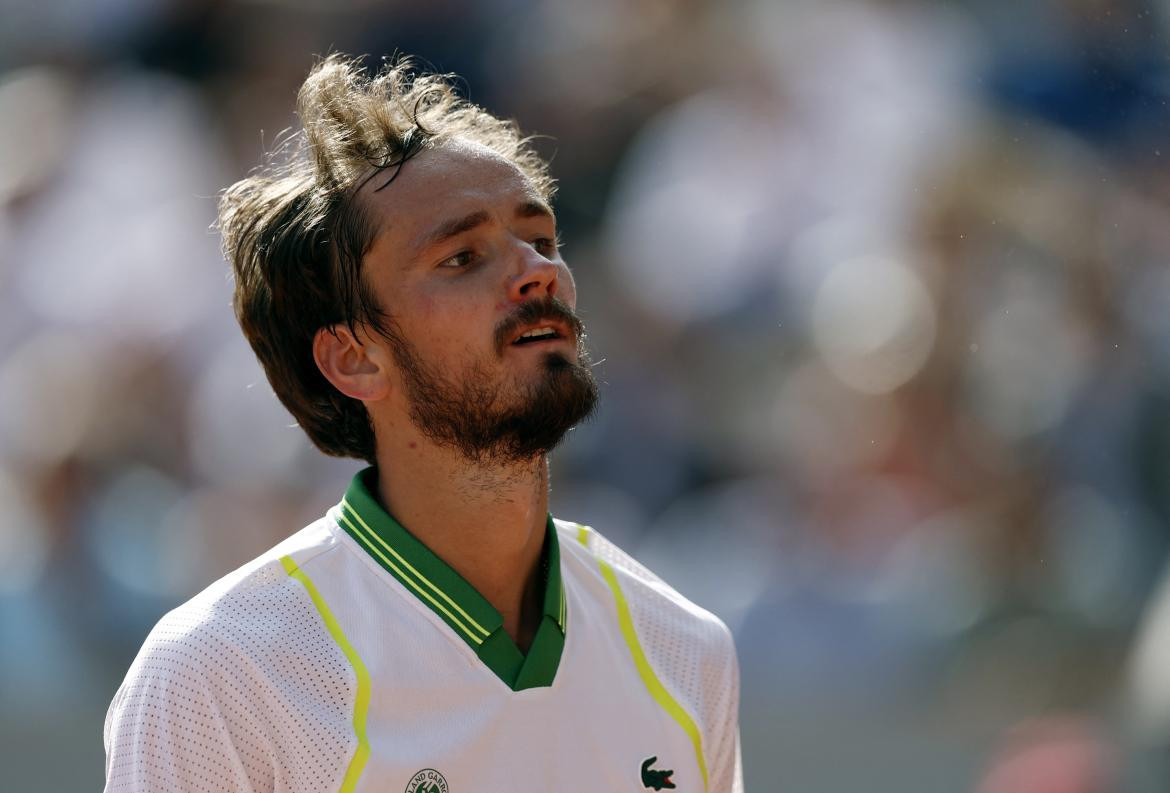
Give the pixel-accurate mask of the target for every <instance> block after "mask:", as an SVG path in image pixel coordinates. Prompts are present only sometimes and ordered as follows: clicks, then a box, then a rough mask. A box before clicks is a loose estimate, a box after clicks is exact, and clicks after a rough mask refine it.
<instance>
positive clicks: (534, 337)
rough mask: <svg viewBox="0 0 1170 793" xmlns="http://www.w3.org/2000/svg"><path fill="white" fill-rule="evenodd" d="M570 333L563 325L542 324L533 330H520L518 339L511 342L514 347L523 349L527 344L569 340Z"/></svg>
mask: <svg viewBox="0 0 1170 793" xmlns="http://www.w3.org/2000/svg"><path fill="white" fill-rule="evenodd" d="M568 334H569V331H568V330H567V329H566V328H564V327H563V326H562V325H561V323H559V322H557V323H554V322H548V321H545V322H540V323H537V324H536V325H535V326H534V327H531V328H520V329H519V331H518V332H517V333H516V338H514V339H512V341H511V342H509V343H510V344H511V345H512V346H513V347H523V346H524V345H526V344H538V343H540V342H542V341H556V340H557V339H564V338H567V337H568Z"/></svg>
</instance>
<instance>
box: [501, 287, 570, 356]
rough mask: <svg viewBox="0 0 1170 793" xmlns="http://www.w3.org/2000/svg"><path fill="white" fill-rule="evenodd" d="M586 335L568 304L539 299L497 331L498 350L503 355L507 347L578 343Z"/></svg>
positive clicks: (504, 322) (525, 305)
mask: <svg viewBox="0 0 1170 793" xmlns="http://www.w3.org/2000/svg"><path fill="white" fill-rule="evenodd" d="M583 332H584V327H583V325H582V324H581V320H580V319H578V318H577V315H576V314H574V313H573V310H572V309H571V308H569V306H568V305H567V304H566V303H564V302H562V301H560V300H558V299H556V298H550V299H548V300H535V301H530V302H527V303H522V304H520V305H519V306H518V307H517V308H516V310H515V312H513V313H512V315H511V316H510V317H508V318H507V319H506V320H504V321H503V322H501V323H500V325H499V327H497V328H496V348H497V350H498V351H499V353H500V354H501V355H503V353H504V348H505V347H523V346H526V345H529V344H540V343H542V342H550V341H558V340H562V339H564V340H568V341H570V342H574V343H575V342H576V340H577V339H579V338H580V337H581V334H582V333H583Z"/></svg>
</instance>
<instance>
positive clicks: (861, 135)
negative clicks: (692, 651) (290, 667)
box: [0, 0, 1170, 793]
mask: <svg viewBox="0 0 1170 793" xmlns="http://www.w3.org/2000/svg"><path fill="white" fill-rule="evenodd" d="M0 20H3V22H2V23H0V511H2V514H3V516H4V517H3V519H2V520H0V714H2V715H0V767H2V768H3V769H4V778H5V787H6V789H12V790H25V789H37V790H41V791H75V790H96V789H100V787H101V784H102V778H103V750H102V720H103V717H104V713H105V709H106V706H107V704H108V702H109V700H110V698H111V697H112V696H113V694H114V691H115V689H116V688H117V686H118V684H119V682H120V681H121V678H122V675H123V674H124V673H125V671H126V668H127V667H128V665H129V663H130V661H131V659H132V658H133V656H134V654H135V652H136V651H137V648H138V646H139V645H140V643H141V641H142V640H143V638H144V637H145V635H146V633H147V631H148V630H149V629H150V627H151V626H152V625H153V623H154V622H155V621H156V620H157V619H158V618H159V617H160V616H161V615H162V614H163V613H165V612H166V611H167V610H169V609H170V608H172V607H174V606H175V605H177V604H178V603H180V602H182V601H183V600H185V599H187V598H188V597H190V596H191V595H192V594H193V593H195V592H196V591H198V590H200V589H202V588H203V587H204V586H205V585H206V584H207V583H208V582H210V581H212V580H213V579H215V578H217V577H219V576H220V575H223V574H224V573H226V572H228V571H229V570H231V569H233V568H235V567H237V566H238V565H240V564H241V563H243V562H244V561H246V560H248V559H250V558H252V557H254V556H255V555H257V554H259V553H260V552H262V551H264V550H265V549H267V548H268V547H269V546H271V545H273V544H274V543H275V542H276V541H277V540H278V539H280V538H281V537H283V536H285V535H287V534H289V533H291V532H292V531H293V530H295V529H297V528H299V527H300V526H302V525H303V524H305V523H308V522H309V521H311V520H313V519H315V518H316V517H317V516H319V515H321V514H322V513H323V512H324V511H325V510H326V509H327V508H328V507H329V506H330V505H331V504H333V503H334V502H335V501H336V500H337V499H338V497H339V494H340V493H341V492H342V490H343V488H344V486H345V484H346V482H347V481H348V479H349V477H350V476H351V475H352V473H353V472H354V471H355V470H357V469H358V468H359V467H360V466H359V464H358V463H356V462H353V461H339V460H331V459H327V458H324V457H323V456H321V455H320V454H319V453H317V452H316V451H314V450H313V449H312V448H311V447H310V445H309V443H308V442H307V441H306V439H305V438H304V437H303V436H302V434H301V433H300V431H299V430H297V429H296V428H295V427H293V426H291V424H292V420H291V418H290V417H289V416H288V414H287V413H285V412H284V411H283V409H282V408H281V407H280V406H279V404H278V403H277V401H276V399H275V397H274V396H273V395H272V392H271V390H270V388H269V386H268V384H267V382H266V381H265V379H264V376H263V373H262V372H261V371H260V369H259V367H258V365H257V364H256V362H255V360H254V358H253V356H252V354H251V351H250V350H249V349H248V347H247V345H246V343H245V342H244V340H243V338H242V336H241V334H240V333H239V331H238V329H237V327H236V325H235V321H234V318H233V317H232V314H231V310H230V306H229V300H230V292H231V283H230V280H229V277H228V268H227V266H226V264H225V263H224V262H223V260H222V258H221V256H220V253H219V241H218V237H217V235H216V233H215V232H214V231H213V230H212V229H211V228H210V225H211V223H212V222H213V220H214V216H215V203H216V194H217V192H218V191H219V190H221V189H223V188H224V187H226V186H227V185H228V184H230V183H231V182H233V181H235V180H236V179H239V178H241V177H242V176H244V175H245V174H246V173H247V172H248V171H249V169H251V168H252V167H254V166H255V165H257V164H258V163H259V162H260V160H261V158H262V156H263V153H264V152H265V151H266V150H267V149H268V148H270V147H271V145H272V144H273V142H274V141H275V140H276V139H277V137H278V135H279V134H280V132H281V131H282V130H284V129H285V128H287V127H290V126H295V124H296V119H295V116H294V114H293V112H292V109H293V98H294V95H295V92H296V89H297V87H298V85H299V83H300V81H301V80H302V79H303V77H304V75H305V73H306V71H307V69H308V68H309V66H310V64H311V62H312V61H313V58H314V56H315V55H317V54H323V53H326V52H328V51H331V50H340V51H343V52H349V53H355V54H360V53H365V54H368V55H370V56H371V58H370V63H371V64H373V65H375V66H376V65H377V64H378V63H379V61H380V58H381V57H382V56H383V55H390V54H393V53H395V52H402V53H410V54H415V55H418V56H420V57H422V58H423V59H425V60H426V61H427V62H429V63H430V64H431V65H432V66H433V67H434V68H435V69H438V70H440V71H453V72H457V73H458V74H459V75H461V77H462V78H463V82H462V85H463V86H464V88H465V91H466V93H467V95H468V96H469V97H470V98H471V99H472V100H473V101H475V102H477V103H480V104H483V105H485V106H486V107H488V108H489V109H491V110H492V111H494V112H496V113H498V114H502V115H505V116H509V117H514V118H516V119H517V120H519V122H520V123H521V125H522V127H523V128H524V129H525V130H526V131H530V132H537V133H541V134H543V135H545V136H547V137H545V138H542V139H541V141H540V144H539V145H540V148H541V150H542V151H543V152H545V153H546V154H548V155H549V156H551V157H552V158H553V172H554V174H555V175H556V176H557V178H558V179H559V180H560V193H559V197H558V201H557V209H558V213H559V216H560V221H561V225H562V228H563V232H564V237H565V243H566V248H565V257H566V259H567V260H568V261H569V263H570V264H571V265H572V266H573V268H574V271H575V273H576V277H577V280H578V285H579V291H580V293H581V295H580V305H581V308H582V313H583V315H584V317H585V319H586V321H587V323H588V325H589V327H590V330H591V338H592V347H593V354H594V358H595V360H599V361H600V363H599V364H598V366H597V369H596V371H597V373H598V375H599V378H600V380H601V381H602V383H603V394H604V405H603V407H602V409H601V411H600V413H599V415H598V417H597V418H596V420H595V421H593V422H592V423H590V424H588V425H587V426H585V427H582V428H580V429H579V430H577V431H575V432H574V433H573V434H572V437H571V440H570V442H569V443H568V444H567V445H566V446H565V447H564V448H563V449H562V450H561V451H559V452H558V453H557V454H556V455H555V459H554V467H555V472H554V477H553V481H554V490H553V511H554V514H556V515H558V516H561V517H565V518H569V519H573V520H577V521H581V522H588V523H592V524H593V525H594V526H596V527H597V528H598V529H599V530H600V531H601V532H602V533H604V534H607V535H608V536H609V537H610V538H611V539H613V540H615V541H616V542H617V543H618V544H620V545H622V546H624V547H625V548H626V549H627V550H629V551H631V552H632V553H634V555H636V556H637V557H638V558H639V559H641V560H642V561H644V562H645V563H646V564H647V565H649V566H650V567H651V568H652V569H654V570H656V571H657V572H659V573H660V574H661V575H662V576H663V577H664V578H666V579H667V580H668V581H670V582H672V583H673V584H675V585H676V586H677V587H678V588H679V589H680V590H681V591H682V592H683V593H684V594H687V595H688V596H690V597H691V598H692V599H694V600H696V601H697V602H699V603H701V604H703V605H705V606H707V607H708V608H710V609H711V610H713V611H714V612H716V613H717V614H719V615H720V616H721V617H722V618H723V619H724V620H725V621H726V622H727V623H728V625H729V626H730V627H731V628H732V630H733V631H734V633H735V635H736V639H737V644H738V648H739V653H740V663H741V667H742V674H743V701H742V708H741V713H742V739H743V753H744V767H745V775H746V781H747V786H748V789H749V790H752V791H761V792H762V791H812V792H813V793H852V792H853V791H863V790H864V791H867V793H873V792H875V791H877V792H885V791H888V792H889V793H919V792H921V793H939V792H940V791H941V792H944V793H949V792H950V791H977V793H1023V792H1024V791H1027V792H1028V793H1086V792H1088V791H1093V792H1094V793H1096V792H1097V791H1129V790H1134V791H1167V790H1170V762H1168V760H1170V748H1168V747H1170V585H1168V584H1167V583H1166V582H1165V581H1164V580H1163V579H1164V577H1165V571H1166V561H1167V558H1168V556H1167V551H1168V550H1170V310H1168V309H1170V266H1168V257H1170V215H1168V214H1167V210H1168V208H1170V135H1168V133H1170V105H1168V99H1170V49H1168V43H1170V4H1167V3H1165V2H1161V1H1159V2H1153V1H1152V0H1151V2H1141V1H1140V0H1108V1H1107V0H1034V1H1033V2H1026V3H1019V2H1014V1H1013V0H991V1H988V0H984V1H983V2H973V1H972V2H945V1H941V0H940V1H938V2H925V1H923V0H821V1H820V2H814V1H813V0H804V1H799V0H792V1H791V2H769V1H768V0H754V1H753V0H592V1H591V2H573V1H572V0H548V1H547V2H538V1H537V0H476V1H474V2H456V1H455V0H431V1H430V2H414V3H406V2H397V1H389V0H380V1H379V2H375V1H374V0H344V1H343V0H51V1H48V2H46V1H45V0H0Z"/></svg>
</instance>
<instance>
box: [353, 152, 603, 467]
mask: <svg viewBox="0 0 1170 793" xmlns="http://www.w3.org/2000/svg"><path fill="white" fill-rule="evenodd" d="M384 181H385V180H384V179H380V178H377V177H375V178H374V179H373V180H371V182H370V183H369V184H367V186H366V188H365V189H364V190H363V194H362V199H363V200H364V201H365V202H366V205H367V207H368V209H369V210H370V212H371V214H372V216H373V218H374V219H375V222H376V223H377V224H378V227H379V233H378V235H377V237H376V239H375V242H374V245H373V247H372V248H371V250H370V252H369V253H368V254H367V255H366V257H365V260H364V265H363V266H364V276H365V278H366V279H367V281H368V283H369V284H370V286H371V287H372V289H373V291H374V294H375V296H376V298H377V300H378V302H379V305H380V306H381V307H382V308H383V309H384V310H385V311H386V313H387V314H388V315H389V317H390V323H389V324H390V327H389V329H388V330H389V336H388V343H389V349H390V352H391V355H392V358H393V361H394V364H395V365H394V367H393V368H394V370H395V375H396V378H397V382H396V384H395V385H396V386H397V387H396V388H394V389H393V391H392V397H391V399H390V400H388V402H389V403H390V404H389V405H388V406H387V407H388V408H389V409H391V410H394V411H397V412H398V413H399V414H400V415H406V416H408V417H409V419H410V421H411V422H412V423H413V424H414V426H415V427H416V428H417V429H418V430H419V431H421V432H422V433H423V434H425V435H426V436H428V437H429V438H431V439H432V440H434V441H435V442H437V443H440V444H442V445H446V446H449V447H452V448H455V449H458V450H459V451H461V452H462V453H463V454H464V456H466V457H467V458H469V459H473V460H477V461H519V460H525V459H531V458H533V457H536V456H538V455H542V454H545V453H547V452H548V451H550V450H551V449H552V448H553V447H554V446H555V445H556V444H557V443H558V442H559V441H560V440H561V438H562V437H564V434H565V433H566V432H567V431H568V430H569V429H570V428H571V427H572V426H574V425H575V424H577V423H578V422H580V421H581V420H583V419H584V418H585V417H587V416H588V415H589V413H590V412H591V411H592V409H593V406H594V404H595V403H596V401H597V386H596V383H595V381H594V379H593V376H592V373H591V371H590V369H589V360H588V357H587V355H586V353H585V349H584V343H583V342H584V332H583V327H582V325H581V323H580V321H579V320H578V319H577V317H576V315H575V314H574V313H573V309H574V308H575V306H576V290H575V286H574V284H573V277H572V275H571V274H570V273H569V269H568V267H567V266H566V265H565V263H564V261H563V260H562V259H561V256H560V253H559V252H558V251H557V246H556V223H555V219H554V217H553V215H552V212H551V210H550V209H549V207H548V205H547V204H546V203H545V201H544V200H543V199H542V198H541V197H540V194H539V193H538V192H537V191H536V189H535V188H534V186H533V185H532V183H531V182H530V181H529V180H528V179H527V178H526V177H525V176H524V175H523V174H522V173H521V172H520V171H519V170H518V169H517V168H516V167H515V166H514V165H512V164H510V163H509V162H507V161H506V160H504V159H503V158H502V157H500V156H499V155H497V154H495V153H494V152H491V151H490V150H488V149H486V148H484V147H481V146H477V145H474V144H468V143H463V142H459V141H455V142H450V143H446V144H443V145H441V146H439V147H437V148H435V149H431V150H426V151H423V152H422V153H420V154H419V155H417V156H416V157H414V158H413V159H411V160H409V161H408V162H407V163H406V164H405V165H404V166H403V167H402V170H401V171H400V172H399V174H398V176H397V177H396V178H395V179H394V181H393V182H392V183H391V184H389V185H388V186H387V187H386V188H385V189H383V190H380V191H377V192H375V191H374V186H376V185H380V184H382V183H384Z"/></svg>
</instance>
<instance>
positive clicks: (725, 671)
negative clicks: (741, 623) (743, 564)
mask: <svg viewBox="0 0 1170 793" xmlns="http://www.w3.org/2000/svg"><path fill="white" fill-rule="evenodd" d="M720 627H721V628H722V631H721V633H722V636H721V641H720V642H719V651H718V652H717V653H716V654H715V655H716V658H715V659H714V660H713V665H714V666H715V667H716V669H715V670H713V673H712V674H711V677H710V678H709V679H710V680H711V682H712V683H713V684H714V685H715V686H716V690H715V691H713V692H710V693H709V697H710V701H711V702H713V703H714V704H715V712H714V714H713V715H714V723H713V724H712V729H711V733H710V735H711V749H710V754H709V756H710V763H711V768H710V769H709V771H708V785H707V790H708V791H710V793H743V768H742V761H741V755H740V747H739V662H738V661H737V659H736V655H735V644H734V642H733V641H732V638H731V632H730V631H728V630H727V628H726V626H724V625H722V624H720Z"/></svg>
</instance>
